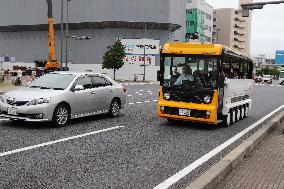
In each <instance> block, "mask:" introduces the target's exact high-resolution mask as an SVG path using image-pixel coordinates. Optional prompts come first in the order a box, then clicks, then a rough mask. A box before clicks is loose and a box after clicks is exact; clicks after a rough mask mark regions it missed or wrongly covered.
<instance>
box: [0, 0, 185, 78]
mask: <svg viewBox="0 0 284 189" xmlns="http://www.w3.org/2000/svg"><path fill="white" fill-rule="evenodd" d="M60 2H61V1H58V0H53V15H54V20H55V29H56V33H55V38H56V52H57V58H58V60H59V61H60V57H61V56H60V47H61V46H60V31H59V30H60V24H59V23H60V15H61V11H60V7H61V6H60ZM64 2H65V4H64V11H65V12H66V7H67V6H66V2H67V1H66V0H64ZM64 20H66V16H65V18H64ZM69 23H70V24H69V29H70V35H71V36H79V37H80V36H87V37H90V40H75V39H73V38H69V39H68V50H69V52H71V53H69V55H68V57H69V58H68V60H67V61H68V62H69V61H70V62H72V64H69V65H68V66H69V67H70V69H71V70H80V71H85V70H93V71H95V72H101V73H106V74H109V75H110V76H112V71H111V70H102V69H101V63H102V57H103V55H104V53H105V52H106V49H107V46H109V45H112V44H113V43H114V41H115V40H116V39H117V38H122V39H125V40H124V42H125V46H127V47H129V46H135V48H136V49H137V48H139V47H141V45H144V44H146V46H150V45H152V46H154V45H155V49H156V53H155V54H154V56H153V54H152V53H151V55H148V51H147V50H146V57H147V65H149V66H147V68H146V70H147V73H146V79H147V80H155V79H156V78H157V77H156V71H157V69H159V68H158V66H159V56H158V52H159V48H160V46H162V45H163V44H164V43H166V42H167V41H174V40H179V41H184V36H185V23H186V21H185V0H178V1H177V0H156V1H155V3H153V1H152V0H143V1H141V0H123V1H118V0H76V1H70V2H69ZM47 30H48V26H47V4H46V0H41V1H39V0H25V1H23V0H1V6H0V57H4V56H8V57H13V60H14V61H15V62H16V63H15V64H20V63H33V62H35V61H42V60H47V56H48V54H47V53H48V45H47V44H48V41H47V37H48V35H47ZM144 38H147V40H145V39H144ZM157 41H158V45H156V44H157ZM127 43H129V44H127ZM64 44H65V43H64ZM65 50H66V47H65V45H64V46H63V52H65ZM138 50H139V49H138ZM139 52H140V51H139ZM149 54H150V53H149ZM128 56H129V57H128V58H127V60H126V62H125V66H124V67H123V68H122V69H120V70H119V71H117V78H118V79H131V80H133V77H134V74H137V75H139V74H142V73H143V68H142V67H141V63H142V62H143V60H144V55H143V53H142V54H141V53H140V54H131V53H130V54H128ZM63 62H66V58H65V55H64V56H63ZM9 65H10V64H9ZM6 66H7V65H6Z"/></svg>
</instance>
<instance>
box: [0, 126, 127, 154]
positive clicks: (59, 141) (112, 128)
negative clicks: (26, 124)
mask: <svg viewBox="0 0 284 189" xmlns="http://www.w3.org/2000/svg"><path fill="white" fill-rule="evenodd" d="M124 127H125V126H116V127H111V128H107V129H102V130H98V131H93V132H89V133H84V134H81V135H76V136H71V137H67V138H62V139H59V140H54V141H50V142H46V143H41V144H37V145H33V146H28V147H24V148H19V149H16V150H11V151H7V152H1V153H0V157H4V156H8V155H11V154H16V153H20V152H24V151H28V150H33V149H36V148H42V147H45V146H50V145H53V144H58V143H62V142H67V141H70V140H75V139H79V138H83V137H87V136H91V135H95V134H99V133H103V132H107V131H112V130H115V129H121V128H124Z"/></svg>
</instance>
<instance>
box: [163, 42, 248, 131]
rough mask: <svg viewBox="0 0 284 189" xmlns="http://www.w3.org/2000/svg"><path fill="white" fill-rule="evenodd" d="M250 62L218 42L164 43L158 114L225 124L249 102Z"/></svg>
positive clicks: (238, 115) (239, 115)
mask: <svg viewBox="0 0 284 189" xmlns="http://www.w3.org/2000/svg"><path fill="white" fill-rule="evenodd" d="M252 75H253V62H252V60H251V59H250V58H249V57H246V56H243V55H241V54H239V53H236V52H234V51H232V50H230V49H229V48H227V47H225V46H223V45H219V44H192V43H180V42H174V43H167V44H165V45H164V47H163V48H162V50H161V68H160V72H159V73H158V77H159V80H160V93H159V103H158V116H159V117H161V118H168V119H169V120H185V121H192V122H204V123H208V124H215V125H217V124H218V123H219V122H223V123H224V125H225V126H229V125H231V124H233V123H235V122H236V121H239V120H241V119H244V118H245V117H247V116H248V112H249V110H250V109H251V106H252V100H251V93H252V87H253V80H252Z"/></svg>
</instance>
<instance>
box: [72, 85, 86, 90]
mask: <svg viewBox="0 0 284 189" xmlns="http://www.w3.org/2000/svg"><path fill="white" fill-rule="evenodd" d="M82 90H84V87H83V85H76V86H75V87H74V90H73V91H82Z"/></svg>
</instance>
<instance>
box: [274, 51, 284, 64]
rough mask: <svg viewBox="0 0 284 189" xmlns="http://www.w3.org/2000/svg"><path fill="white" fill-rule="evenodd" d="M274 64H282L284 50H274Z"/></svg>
mask: <svg viewBox="0 0 284 189" xmlns="http://www.w3.org/2000/svg"><path fill="white" fill-rule="evenodd" d="M275 64H282V65H284V50H278V51H276V56H275Z"/></svg>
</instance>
